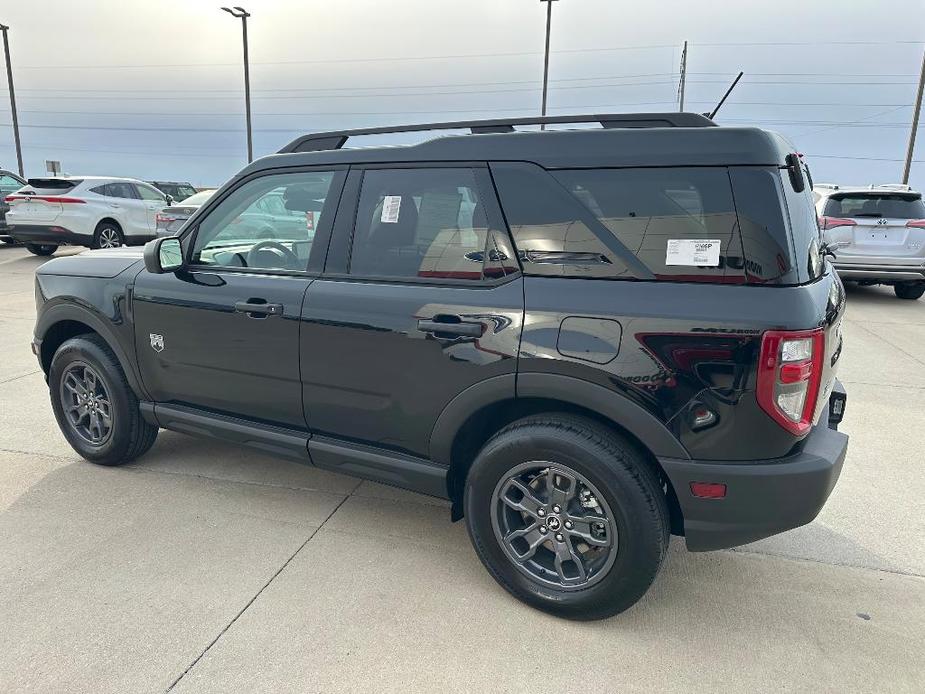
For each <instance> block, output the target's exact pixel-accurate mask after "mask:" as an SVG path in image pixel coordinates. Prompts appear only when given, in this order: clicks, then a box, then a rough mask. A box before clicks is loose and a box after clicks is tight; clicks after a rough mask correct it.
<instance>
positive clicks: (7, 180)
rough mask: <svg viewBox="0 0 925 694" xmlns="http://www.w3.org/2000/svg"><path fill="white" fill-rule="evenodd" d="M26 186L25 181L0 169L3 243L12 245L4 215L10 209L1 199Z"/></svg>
mask: <svg viewBox="0 0 925 694" xmlns="http://www.w3.org/2000/svg"><path fill="white" fill-rule="evenodd" d="M24 185H26V180H25V179H24V178H21V177H20V176H17V175H16V174H14V173H13V172H12V171H4V170H3V169H0V241H2V242H3V243H14V241H13V237H12V236H10V235H9V233H10V230H9V227H8V226H7V223H6V213H7V211H8V210H9V209H10V206H9V205H7V204H6V203H5V202H4V201H3V198H5V197H6V196H7V195H10V194H11V193H15V192H16V191H17V190H19V189H20V188H22V187H23V186H24Z"/></svg>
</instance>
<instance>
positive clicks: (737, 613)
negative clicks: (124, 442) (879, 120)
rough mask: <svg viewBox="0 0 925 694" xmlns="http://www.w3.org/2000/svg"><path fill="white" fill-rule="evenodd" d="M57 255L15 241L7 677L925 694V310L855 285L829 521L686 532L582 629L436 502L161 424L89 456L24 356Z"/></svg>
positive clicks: (120, 682)
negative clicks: (503, 576)
mask: <svg viewBox="0 0 925 694" xmlns="http://www.w3.org/2000/svg"><path fill="white" fill-rule="evenodd" d="M63 252H64V253H70V252H73V251H63ZM43 261H44V259H38V258H34V257H32V256H29V255H28V254H27V253H26V252H25V251H24V250H23V249H20V248H13V247H8V246H0V296H2V298H3V300H2V302H0V691H3V692H20V691H21V692H94V693H98V692H120V693H121V692H166V691H173V692H183V693H192V692H197V693H198V692H237V691H240V692H264V691H265V692H290V691H291V692H356V691H374V692H378V691H386V692H390V691H402V692H417V691H421V692H425V691H426V692H443V691H471V692H483V691H492V692H497V691H512V692H520V691H524V692H539V691H556V692H572V691H598V692H609V691H679V692H680V691H694V690H696V691H808V690H812V691H831V692H835V691H838V692H845V691H874V690H876V691H891V692H907V691H908V692H921V691H925V655H923V654H925V578H923V576H925V504H923V498H925V473H923V469H922V458H923V456H922V453H921V437H922V415H923V413H925V300H921V301H917V302H910V301H900V300H898V299H895V298H894V297H893V294H892V291H890V290H888V289H885V288H862V289H853V290H849V308H848V316H847V321H846V324H845V326H844V332H845V339H846V350H845V356H844V361H843V365H842V367H841V372H840V376H841V378H842V380H843V381H844V382H845V384H846V386H847V388H848V409H847V416H846V420H845V423H844V427H843V428H844V430H845V431H847V432H848V433H849V434H850V435H851V436H852V443H851V447H850V450H849V456H848V460H847V461H846V464H845V468H844V472H843V474H842V477H841V480H840V481H839V483H838V485H837V486H836V488H835V491H834V493H833V495H832V497H831V499H830V500H829V503H828V505H827V506H826V508H825V509H824V510H823V511H822V513H821V514H820V516H819V518H818V519H817V520H816V521H815V522H813V523H812V524H810V525H808V526H806V527H804V528H800V529H797V530H794V531H791V532H789V533H786V534H784V535H781V536H778V537H775V538H770V539H768V540H764V541H761V542H757V543H754V544H752V545H749V546H747V547H744V548H740V549H737V550H734V551H723V552H714V553H709V554H690V553H688V552H686V550H685V549H684V546H683V542H682V541H678V540H673V542H672V546H671V550H670V553H669V557H668V560H667V563H666V565H665V567H664V569H663V571H662V573H661V575H660V576H659V578H658V580H657V581H656V584H655V585H654V586H653V588H652V590H651V591H650V592H649V594H648V595H647V596H646V597H645V598H644V599H643V601H642V602H640V603H639V604H638V605H636V606H635V607H634V608H632V609H631V610H629V611H628V612H627V613H625V614H623V615H621V616H618V617H616V618H614V619H610V620H607V621H604V622H598V623H593V624H575V623H570V622H564V621H561V620H557V619H554V618H552V617H548V616H546V615H543V614H541V613H539V612H536V611H533V610H531V609H529V608H527V607H525V606H524V605H522V604H520V603H519V602H517V601H516V600H514V599H513V598H511V597H509V596H508V595H507V594H506V593H505V592H504V591H503V590H502V589H501V588H500V587H498V586H497V585H496V584H495V583H494V581H492V579H491V578H490V577H489V576H488V574H487V573H486V572H485V571H484V569H483V568H482V566H481V564H480V563H479V561H478V559H477V558H476V557H475V554H474V552H473V551H472V549H471V548H470V546H469V542H468V538H467V537H466V533H465V528H464V527H463V526H462V525H461V524H451V523H450V522H449V514H448V511H447V508H446V505H445V504H443V503H442V502H439V501H436V500H433V499H428V498H424V497H419V496H416V495H412V494H409V493H405V492H401V491H399V490H395V489H391V488H388V487H383V486H380V485H375V484H371V483H365V482H364V483H361V482H359V481H358V480H355V479H353V478H348V477H343V476H339V475H334V474H331V473H327V472H324V471H320V470H315V469H311V468H307V467H304V466H301V465H298V464H295V463H289V462H286V461H280V460H275V459H271V458H267V457H263V456H260V455H258V454H255V453H253V452H251V451H247V450H242V449H240V448H237V447H233V446H229V445H225V444H221V443H216V442H213V441H202V440H196V439H192V438H187V437H183V436H180V435H176V434H172V433H169V432H161V435H160V437H159V439H158V442H157V444H156V445H155V447H154V448H153V449H152V451H151V452H150V453H149V454H148V455H146V456H145V457H143V458H142V459H140V460H138V461H137V462H136V463H134V464H133V465H131V466H127V467H123V468H115V469H108V468H101V467H97V466H93V465H90V464H88V463H85V462H82V461H81V459H80V458H79V457H78V456H77V455H76V454H74V453H73V451H72V450H71V449H70V448H69V447H68V446H67V444H66V442H65V441H64V439H63V437H61V435H60V434H59V433H58V429H57V425H56V424H55V422H54V418H53V416H52V414H51V409H50V406H49V404H48V397H47V391H46V389H45V384H44V382H43V380H42V376H41V373H40V372H39V371H38V368H37V365H36V363H35V360H34V358H33V357H32V355H31V353H30V351H29V337H30V334H31V330H32V323H33V320H34V307H33V298H32V274H33V271H34V269H35V267H36V266H38V265H39V264H40V263H41V262H43Z"/></svg>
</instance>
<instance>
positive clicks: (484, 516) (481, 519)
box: [465, 414, 669, 620]
mask: <svg viewBox="0 0 925 694" xmlns="http://www.w3.org/2000/svg"><path fill="white" fill-rule="evenodd" d="M465 509H466V524H467V526H468V529H469V535H470V537H471V539H472V543H473V545H474V546H475V550H476V552H477V553H478V555H479V558H480V559H481V560H482V562H483V563H484V564H485V566H486V568H487V569H488V571H489V572H490V573H491V575H492V576H494V578H495V580H497V581H498V583H500V584H501V585H502V586H503V587H504V588H505V589H507V590H508V591H509V592H510V593H512V594H513V595H514V596H516V597H518V598H520V599H521V600H523V601H524V602H526V603H528V604H530V605H532V606H534V607H537V608H539V609H541V610H544V611H546V612H549V613H551V614H555V615H558V616H561V617H566V618H570V619H579V620H590V619H601V618H604V617H609V616H611V615H614V614H617V613H619V612H622V611H623V610H625V609H627V608H628V607H630V606H631V605H633V604H634V603H635V602H636V601H638V600H639V599H640V598H641V597H642V596H643V595H644V594H645V592H646V591H647V590H648V588H649V586H650V585H651V584H652V581H653V580H654V579H655V576H656V574H657V573H658V570H659V568H660V567H661V564H662V561H663V559H664V557H665V552H666V550H667V546H668V535H669V521H668V507H667V503H666V500H665V495H664V493H663V492H662V489H661V486H660V485H659V482H658V478H657V476H656V475H655V473H654V472H653V471H652V469H651V468H650V467H649V466H648V465H647V463H646V461H645V459H644V458H643V457H642V455H641V454H640V453H639V451H637V450H636V448H635V447H634V446H633V445H632V444H631V443H630V442H629V441H627V440H625V439H624V438H623V437H621V436H620V435H618V434H617V433H616V432H614V431H613V430H611V429H609V428H607V427H605V426H603V425H601V424H599V423H597V422H595V421H593V420H589V419H585V418H583V417H577V416H573V415H564V414H563V415H555V414H552V415H537V416H531V417H527V418H525V419H522V420H519V421H517V422H514V423H513V424H511V425H509V426H507V427H505V428H504V429H502V430H501V431H500V432H498V433H497V434H496V435H495V436H493V437H492V438H491V439H490V440H489V441H488V443H487V444H485V446H484V448H483V449H482V450H481V452H480V453H479V455H478V457H477V458H476V460H475V462H474V463H473V465H472V468H471V470H470V471H469V476H468V479H467V482H466V491H465Z"/></svg>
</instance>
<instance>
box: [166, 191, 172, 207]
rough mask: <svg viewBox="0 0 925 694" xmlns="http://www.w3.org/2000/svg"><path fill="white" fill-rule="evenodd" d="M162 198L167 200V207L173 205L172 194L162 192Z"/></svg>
mask: <svg viewBox="0 0 925 694" xmlns="http://www.w3.org/2000/svg"><path fill="white" fill-rule="evenodd" d="M164 200H165V201H166V202H167V206H168V207H170V206H171V205H173V196H172V195H171V194H170V193H164Z"/></svg>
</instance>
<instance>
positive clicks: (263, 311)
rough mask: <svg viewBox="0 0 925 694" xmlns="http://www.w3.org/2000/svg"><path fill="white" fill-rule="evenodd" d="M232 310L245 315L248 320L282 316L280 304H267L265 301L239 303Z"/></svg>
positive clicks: (252, 300) (254, 300)
mask: <svg viewBox="0 0 925 694" xmlns="http://www.w3.org/2000/svg"><path fill="white" fill-rule="evenodd" d="M234 310H235V311H237V312H238V313H243V314H245V315H247V317H248V318H269V317H270V316H281V315H283V305H282V304H268V303H267V302H266V301H258V300H256V299H250V300H248V301H239V302H237V303H236V304H235V305H234Z"/></svg>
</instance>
